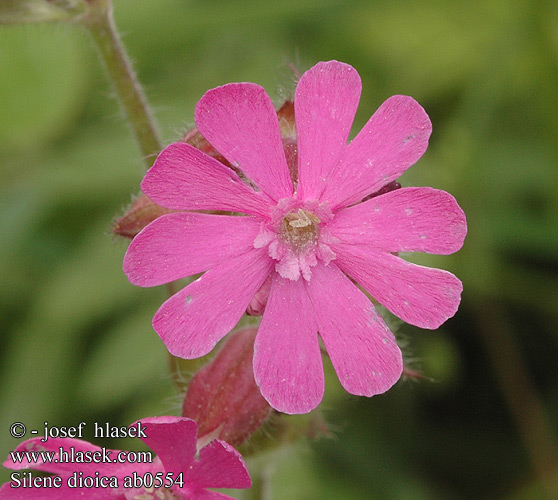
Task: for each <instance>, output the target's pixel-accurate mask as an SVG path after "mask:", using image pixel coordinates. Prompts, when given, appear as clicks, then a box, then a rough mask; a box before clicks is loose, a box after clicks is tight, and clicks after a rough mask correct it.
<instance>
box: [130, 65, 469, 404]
mask: <svg viewBox="0 0 558 500" xmlns="http://www.w3.org/2000/svg"><path fill="white" fill-rule="evenodd" d="M360 91H361V83H360V77H359V75H358V73H357V72H356V70H355V69H354V68H352V67H351V66H349V65H347V64H343V63H340V62H337V61H330V62H324V63H319V64H317V65H316V66H314V67H313V68H311V69H310V70H308V71H307V72H306V73H304V75H302V77H301V78H300V81H299V82H298V85H297V88H296V93H295V99H294V115H295V122H296V127H295V129H296V143H295V142H294V139H293V137H292V135H291V136H290V137H289V138H288V140H285V135H284V134H283V136H282V135H281V128H280V125H279V123H278V119H277V114H276V111H275V109H274V107H273V104H272V102H271V99H270V98H269V97H268V95H267V94H266V93H265V91H264V89H263V88H262V87H260V86H258V85H255V84H252V83H232V84H229V85H225V86H223V87H218V88H215V89H212V90H209V91H208V92H207V93H206V94H205V95H204V96H203V97H202V99H201V100H200V101H199V103H198V105H197V107H196V113H195V120H196V125H197V127H198V130H199V131H200V133H201V134H202V135H203V136H204V137H205V138H206V139H207V140H208V141H209V143H210V144H211V145H212V146H213V147H214V148H215V149H216V150H217V151H219V153H221V154H222V155H223V157H224V158H226V160H227V161H228V162H229V163H230V165H231V167H232V168H233V169H237V170H238V171H241V172H242V173H243V178H241V177H239V175H237V174H236V173H235V172H234V171H233V170H232V169H231V168H228V167H226V166H225V165H223V164H222V163H220V162H219V161H217V160H215V159H214V158H211V157H209V156H208V155H206V154H204V153H202V152H200V151H199V150H197V149H196V148H194V147H192V146H190V145H187V144H183V143H175V144H171V145H170V146H168V147H167V148H166V149H165V150H164V151H162V152H161V154H160V155H159V157H158V158H157V160H156V162H155V164H154V165H153V167H152V168H151V169H150V170H149V171H148V172H147V174H146V175H145V178H144V180H143V182H142V190H143V192H144V193H145V194H146V195H147V196H149V197H150V198H151V199H152V200H153V201H154V202H155V203H157V204H159V205H161V206H163V207H165V208H168V209H172V210H182V211H183V212H178V213H172V214H168V215H163V216H161V217H159V218H158V219H157V220H155V221H154V222H152V223H151V224H150V225H149V226H147V227H146V228H145V229H144V230H143V231H142V232H141V233H140V234H138V235H137V236H136V238H135V239H134V240H133V241H132V243H131V244H130V247H129V248H128V252H127V254H126V256H125V258H124V271H125V273H126V275H127V276H128V278H129V280H130V281H131V282H132V283H134V284H136V285H139V286H155V285H160V284H163V283H167V282H170V281H174V280H177V279H179V278H183V277H186V276H190V275H193V274H196V273H201V272H204V271H207V272H206V273H205V274H203V275H202V277H201V278H199V279H198V280H196V281H194V282H193V283H191V284H190V285H188V286H186V287H185V288H184V289H183V290H181V291H180V292H178V293H177V294H175V295H174V296H172V297H171V298H170V299H168V300H167V301H166V302H165V303H164V304H163V305H162V306H161V308H160V309H159V310H158V311H157V313H156V314H155V317H154V318H153V326H154V329H155V330H156V331H157V333H158V334H159V336H160V337H161V339H162V340H163V342H164V343H165V345H166V346H167V348H168V349H169V351H170V352H171V353H172V354H173V355H175V356H179V357H182V358H197V357H200V356H203V355H205V354H207V353H208V352H210V351H211V350H212V349H213V347H214V346H215V344H216V343H217V342H218V341H219V340H221V339H222V338H223V337H224V336H225V335H226V334H227V333H228V332H229V331H231V330H232V329H233V328H234V326H235V325H236V323H237V322H238V320H239V319H240V318H241V316H242V314H243V313H244V311H245V310H246V308H247V306H248V305H249V304H251V301H252V299H253V298H254V296H255V295H256V293H257V292H258V291H259V290H260V289H261V287H262V285H263V284H264V283H265V282H266V280H267V279H268V277H270V280H271V287H270V290H269V297H267V304H266V305H265V312H264V315H263V318H262V322H261V325H260V328H259V331H258V335H257V337H256V342H255V351H254V374H255V380H256V383H257V384H258V385H259V386H260V390H261V392H262V394H263V395H264V397H265V398H266V399H267V400H268V401H269V403H270V404H271V405H272V406H273V407H274V408H276V409H277V410H280V411H283V412H286V413H305V412H308V411H310V410H312V409H313V408H315V407H316V406H317V405H318V404H319V403H320V401H321V399H322V397H323V393H324V373H323V366H322V359H321V353H320V342H319V339H318V333H319V336H320V337H321V339H322V341H323V344H324V346H325V349H326V350H327V352H328V354H329V357H330V358H331V361H332V363H333V366H334V368H335V370H336V372H337V375H338V377H339V380H340V381H341V384H342V385H343V387H344V388H345V389H346V390H347V391H348V392H350V393H352V394H357V395H364V396H372V395H374V394H378V393H382V392H384V391H386V390H388V389H389V388H390V387H391V386H392V385H393V384H394V383H395V382H396V381H397V380H398V379H399V377H400V375H401V371H402V357H401V352H400V350H399V348H398V346H397V344H396V342H395V338H394V336H393V334H392V333H391V332H390V330H389V328H388V327H387V326H386V324H385V322H384V321H383V319H382V317H381V316H380V315H379V314H378V313H377V311H376V309H375V308H374V306H373V305H372V303H371V302H370V300H369V299H368V297H367V296H366V295H365V293H363V291H361V289H360V288H359V287H358V286H356V285H355V282H356V283H358V284H359V285H360V286H361V287H362V288H363V289H364V290H365V291H366V292H368V293H369V294H370V295H371V296H372V297H374V298H375V299H376V300H377V301H378V302H380V303H381V304H383V305H384V306H385V307H386V308H387V309H388V310H390V311H391V312H392V313H394V314H395V315H397V316H399V317H400V318H401V319H403V320H404V321H406V322H408V323H411V324H413V325H417V326H419V327H423V328H431V329H433V328H437V327H438V326H440V325H441V324H442V323H443V322H444V321H445V320H446V319H448V318H449V317H451V316H453V315H454V314H455V312H456V310H457V307H458V305H459V302H460V295H461V291H462V284H461V282H460V281H459V279H457V278H456V277H455V276H454V275H453V274H451V273H449V272H446V271H442V270H439V269H431V268H426V267H422V266H418V265H416V264H411V263H409V262H406V261H405V260H403V259H401V258H400V257H398V256H397V253H398V252H412V251H419V252H428V253H435V254H450V253H453V252H455V251H457V250H459V248H461V246H462V244H463V240H464V238H465V234H466V221H465V215H464V213H463V211H462V210H461V208H460V207H459V205H458V204H457V202H456V201H455V199H454V198H453V197H452V196H451V195H450V194H448V193H446V192H444V191H440V190H436V189H431V188H423V187H418V188H412V187H411V188H401V189H395V188H397V187H398V185H396V184H394V180H395V179H397V178H398V177H399V176H400V175H401V174H402V173H403V172H405V170H407V168H409V167H410V166H411V165H412V164H414V163H415V162H416V161H417V160H418V159H419V158H420V157H421V156H422V154H423V153H424V151H425V150H426V148H427V145H428V139H429V136H430V133H431V124H430V120H429V118H428V116H427V114H426V113H425V111H424V110H423V109H422V107H421V106H420V105H419V104H418V103H417V102H416V101H414V100H413V99H412V98H410V97H406V96H400V95H399V96H394V97H391V98H389V99H388V100H387V101H386V102H384V103H383V104H382V105H381V106H380V108H379V109H378V110H377V111H376V113H374V115H373V116H372V117H371V118H370V120H369V121H368V123H367V124H366V125H365V126H364V128H363V129H362V130H361V132H360V133H359V134H358V135H357V136H356V137H355V138H354V139H353V140H352V141H351V142H350V143H349V144H347V140H348V136H349V132H350V130H351V126H352V122H353V118H354V116H355V113H356V109H357V105H358V102H359V99H360ZM291 132H292V130H291ZM294 144H296V151H295V150H294V149H293V145H294ZM287 146H288V148H287ZM286 149H288V154H287V156H286V154H285V150H286ZM287 158H288V159H287ZM295 158H296V162H297V166H298V169H297V172H292V171H291V172H289V162H292V161H294V159H295ZM291 170H292V169H291ZM371 195H373V196H371ZM192 210H196V211H199V210H202V211H207V210H223V211H231V212H240V213H242V214H246V215H245V216H232V215H231V216H227V215H210V214H205V213H197V212H191V211H192ZM263 290H264V291H265V288H264V289H263ZM262 295H263V297H261V298H258V299H257V300H256V304H254V303H252V305H251V308H253V307H254V305H255V306H256V309H258V308H259V306H258V304H260V305H262V306H263V304H264V303H265V300H266V297H265V295H266V294H265V293H262Z"/></svg>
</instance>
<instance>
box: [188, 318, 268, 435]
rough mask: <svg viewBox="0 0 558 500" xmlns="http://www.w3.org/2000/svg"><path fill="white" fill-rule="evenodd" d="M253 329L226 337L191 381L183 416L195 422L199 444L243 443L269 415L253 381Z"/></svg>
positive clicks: (266, 403) (254, 330)
mask: <svg viewBox="0 0 558 500" xmlns="http://www.w3.org/2000/svg"><path fill="white" fill-rule="evenodd" d="M256 332H257V329H256V328H247V329H244V330H240V331H238V332H236V333H235V334H233V335H229V337H228V339H227V340H226V341H225V343H224V345H223V347H222V348H221V349H220V351H219V352H218V354H217V356H215V358H213V360H211V361H210V362H209V363H208V364H207V365H205V366H204V367H203V368H201V370H199V371H198V372H197V373H196V374H195V375H194V377H193V378H192V380H191V382H190V385H189V387H188V393H187V394H186V398H185V400H184V406H183V411H182V415H183V416H184V417H188V418H192V419H194V420H196V422H197V423H198V436H199V439H201V440H202V441H204V440H211V439H215V438H219V439H223V440H224V441H227V442H228V443H230V444H231V445H233V446H238V445H240V444H242V443H243V442H244V441H245V440H246V439H247V438H248V437H250V436H251V435H252V434H253V433H254V432H255V431H256V430H257V429H259V428H260V427H261V426H262V425H263V423H264V422H265V421H266V419H267V418H268V417H269V415H270V413H271V407H270V406H269V403H268V402H267V401H266V400H265V399H264V398H263V396H262V395H261V393H260V390H259V389H258V387H257V386H256V382H255V381H254V373H253V368H252V357H253V355H254V339H255V337H256Z"/></svg>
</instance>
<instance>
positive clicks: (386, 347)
mask: <svg viewBox="0 0 558 500" xmlns="http://www.w3.org/2000/svg"><path fill="white" fill-rule="evenodd" d="M306 288H307V290H308V294H309V296H310V300H311V301H312V305H313V306H314V310H315V313H316V320H317V322H318V329H319V331H320V336H321V337H322V339H323V341H324V344H325V347H326V349H327V352H328V354H329V357H330V358H331V362H332V363H333V367H334V368H335V371H336V372H337V375H338V377H339V380H340V382H341V384H342V385H343V387H344V388H345V389H346V390H347V391H348V392H350V393H351V394H356V395H359V396H373V395H375V394H380V393H382V392H385V391H387V390H388V389H389V388H390V387H391V386H392V385H393V384H395V382H397V380H398V379H399V377H400V376H401V372H402V369H403V361H402V356H401V351H400V350H399V347H398V346H397V344H396V342H395V338H394V336H393V334H392V333H391V332H390V331H389V328H388V327H387V326H386V324H385V323H384V321H383V320H382V317H381V316H380V315H379V314H378V313H377V312H376V310H375V309H374V306H373V305H372V303H371V302H370V300H368V298H367V297H366V295H364V293H362V292H361V291H360V290H359V289H358V288H357V287H356V286H355V285H354V284H353V283H352V282H351V281H350V280H349V278H347V277H346V276H345V275H344V274H343V273H342V272H341V271H340V270H339V268H338V267H337V266H336V265H335V263H333V262H332V263H330V264H329V266H324V265H323V264H321V263H320V264H318V265H317V266H316V267H314V268H313V272H312V279H311V280H310V282H309V283H307V285H306Z"/></svg>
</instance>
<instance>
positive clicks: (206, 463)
mask: <svg viewBox="0 0 558 500" xmlns="http://www.w3.org/2000/svg"><path fill="white" fill-rule="evenodd" d="M184 477H185V478H188V480H189V481H191V482H192V483H193V484H195V485H196V486H198V487H200V488H249V487H250V486H251V485H252V481H251V480H250V475H249V474H248V469H247V468H246V464H245V463H244V460H243V459H242V455H241V454H240V453H238V451H236V450H235V449H234V448H233V447H232V446H231V445H230V444H228V443H225V441H221V440H220V439H215V440H214V441H212V442H211V443H209V444H208V445H207V446H204V447H203V448H202V449H201V450H200V457H199V460H197V461H196V462H195V463H193V464H192V466H191V468H190V470H189V471H188V472H187V473H186V474H185V476H184ZM195 498H198V497H195Z"/></svg>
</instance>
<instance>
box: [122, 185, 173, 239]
mask: <svg viewBox="0 0 558 500" xmlns="http://www.w3.org/2000/svg"><path fill="white" fill-rule="evenodd" d="M170 212H174V210H169V209H167V208H163V207H160V206H159V205H156V204H155V203H153V202H152V201H151V200H150V199H149V198H148V197H147V196H145V195H144V194H140V195H139V196H138V197H137V198H136V199H135V200H134V201H133V202H132V204H131V205H130V207H129V208H128V210H126V213H125V214H124V215H123V216H122V217H118V218H117V219H115V220H114V225H113V227H112V233H113V234H117V235H118V236H124V237H125V238H130V239H132V238H133V237H134V236H135V235H136V234H138V233H139V232H140V231H141V230H142V229H143V228H144V227H145V226H147V224H149V223H150V222H151V221H154V220H155V219H156V218H157V217H160V216H161V215H163V214H168V213H170Z"/></svg>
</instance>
